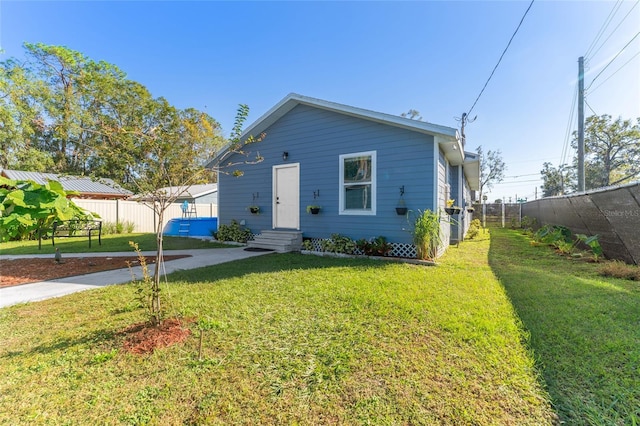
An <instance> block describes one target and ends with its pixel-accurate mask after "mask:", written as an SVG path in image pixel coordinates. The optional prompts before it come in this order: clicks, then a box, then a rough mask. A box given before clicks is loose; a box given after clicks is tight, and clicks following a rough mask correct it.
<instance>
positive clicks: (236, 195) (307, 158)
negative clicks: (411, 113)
mask: <svg viewBox="0 0 640 426" xmlns="http://www.w3.org/2000/svg"><path fill="white" fill-rule="evenodd" d="M262 133H264V134H265V136H264V139H263V140H262V141H261V142H259V143H257V144H255V145H250V146H248V147H247V150H249V151H254V152H259V153H260V155H261V156H262V157H263V158H264V160H263V161H262V162H260V163H258V164H246V165H245V164H242V163H243V158H242V157H241V156H239V154H233V155H232V156H231V158H229V159H228V160H225V162H226V161H228V162H230V163H235V164H239V165H238V166H234V167H235V168H238V169H240V170H241V171H242V172H243V176H241V177H234V176H232V174H228V173H220V174H219V181H218V182H219V195H218V197H219V203H218V204H219V210H218V212H219V215H218V217H219V221H220V223H221V224H229V223H230V222H231V221H232V220H234V219H235V220H237V221H239V222H241V223H244V224H245V225H246V227H248V228H249V229H250V230H251V231H252V232H253V233H254V234H258V233H260V232H262V231H264V230H283V231H284V230H289V231H291V230H293V231H299V232H301V233H302V235H303V236H304V237H309V238H312V239H316V238H317V239H321V238H328V237H329V236H330V235H331V234H333V233H339V234H342V235H345V236H348V237H350V238H352V239H354V240H357V239H360V238H366V239H369V238H373V237H377V236H384V237H385V238H386V239H387V240H388V241H389V242H392V243H396V244H411V241H412V235H411V224H410V223H409V222H411V220H410V221H408V220H407V216H406V215H400V214H397V212H396V207H398V205H399V204H400V200H401V199H402V200H403V201H404V204H405V205H406V207H407V208H408V209H409V218H413V217H415V216H414V215H415V214H416V213H417V212H418V210H426V209H430V210H432V211H438V212H442V215H441V224H442V236H443V239H444V240H445V241H446V243H448V242H449V240H450V239H451V241H457V240H460V239H461V238H462V236H463V234H464V231H465V230H466V228H467V227H468V221H469V219H470V213H468V212H467V208H466V207H467V206H468V207H469V208H470V207H471V202H472V199H471V196H472V193H471V192H472V191H476V190H478V186H479V158H478V156H477V155H476V154H473V153H468V152H464V149H463V146H462V142H461V140H460V137H459V135H458V132H457V130H456V129H453V128H450V127H444V126H439V125H435V124H432V123H427V122H422V121H416V120H411V119H408V118H403V117H400V116H394V115H389V114H383V113H379V112H373V111H368V110H365V109H360V108H355V107H351V106H347V105H341V104H337V103H333V102H328V101H324V100H319V99H314V98H309V97H306V96H301V95H297V94H290V95H288V96H287V97H285V98H284V99H283V100H282V101H280V102H279V103H278V104H277V105H275V106H274V107H273V108H272V109H271V110H270V111H268V112H267V113H266V114H265V115H263V116H262V117H261V118H259V119H258V120H257V121H256V122H255V123H253V124H252V125H251V126H249V127H248V128H247V129H246V131H245V132H244V133H243V137H244V138H246V137H248V136H249V135H254V136H258V135H260V134H262ZM236 156H237V157H236ZM212 164H213V162H212ZM450 199H451V200H454V201H455V205H458V206H461V207H462V214H460V215H459V216H454V217H455V218H457V220H458V221H459V223H460V225H461V226H460V227H458V226H453V227H452V226H451V223H452V222H450V219H451V218H450V216H448V215H447V214H445V213H444V208H445V207H446V203H447V200H450ZM310 205H319V206H321V210H320V213H319V214H317V215H312V214H308V213H307V211H306V207H307V206H310ZM250 206H257V207H259V209H260V210H259V213H258V214H252V213H251V212H250V210H249V207H250ZM242 221H243V222H242ZM452 232H453V235H452V234H451V233H452Z"/></svg>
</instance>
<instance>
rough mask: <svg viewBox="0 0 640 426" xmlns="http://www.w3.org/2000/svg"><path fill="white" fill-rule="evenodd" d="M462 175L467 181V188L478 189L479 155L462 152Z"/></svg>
mask: <svg viewBox="0 0 640 426" xmlns="http://www.w3.org/2000/svg"><path fill="white" fill-rule="evenodd" d="M463 164H464V167H463V169H464V176H465V178H466V179H467V182H469V189H471V190H472V191H479V190H480V155H478V154H476V153H474V152H467V151H465V153H464V163H463Z"/></svg>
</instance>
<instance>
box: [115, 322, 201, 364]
mask: <svg viewBox="0 0 640 426" xmlns="http://www.w3.org/2000/svg"><path fill="white" fill-rule="evenodd" d="M192 322H194V321H193V320H187V319H179V318H167V319H165V320H163V321H162V322H161V323H160V324H159V325H157V326H154V325H152V324H151V323H150V322H144V323H139V324H133V325H131V326H129V327H127V328H126V329H124V331H123V332H122V334H123V335H124V336H125V340H124V344H123V348H124V350H125V351H127V352H130V353H133V354H137V355H144V354H150V353H152V352H153V351H154V350H156V349H160V348H166V347H169V346H171V345H175V344H177V343H180V342H183V341H184V340H186V339H187V337H189V336H190V335H191V330H190V329H189V328H187V324H189V323H192Z"/></svg>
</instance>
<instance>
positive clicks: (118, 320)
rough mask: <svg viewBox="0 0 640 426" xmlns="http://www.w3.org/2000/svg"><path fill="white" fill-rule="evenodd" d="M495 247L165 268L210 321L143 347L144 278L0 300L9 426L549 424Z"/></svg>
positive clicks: (1, 393)
mask: <svg viewBox="0 0 640 426" xmlns="http://www.w3.org/2000/svg"><path fill="white" fill-rule="evenodd" d="M488 252H489V241H488V239H486V238H485V239H483V240H481V241H477V242H476V241H474V242H469V243H462V244H460V246H459V247H458V248H456V247H452V248H450V249H449V251H448V253H447V255H446V256H445V257H444V258H443V259H441V263H440V265H439V266H437V267H424V266H417V265H409V264H402V263H393V262H380V261H375V260H368V259H336V258H324V257H316V256H304V255H299V254H269V255H265V256H260V257H257V258H252V259H247V260H243V261H238V262H231V263H227V264H221V265H216V266H211V267H206V268H201V269H197V270H191V271H181V272H179V273H175V274H172V275H171V276H170V277H169V283H168V284H166V285H164V286H163V295H164V297H165V306H167V307H168V309H169V311H170V312H171V314H172V315H177V316H182V317H184V318H193V319H200V320H205V321H206V322H207V323H208V324H209V325H210V327H211V330H209V331H207V332H206V333H205V334H204V345H203V347H204V349H203V356H204V359H203V360H202V361H199V360H198V358H197V349H198V333H199V332H198V331H197V330H196V328H195V325H192V328H193V331H194V334H193V336H191V337H190V338H189V339H188V340H187V341H186V342H184V343H182V344H180V345H175V346H172V347H169V348H165V349H160V350H157V351H156V352H154V353H153V354H151V355H145V356H139V355H132V354H129V353H126V352H125V351H123V350H122V336H121V335H120V334H119V332H120V331H121V330H122V329H124V328H125V327H126V326H128V325H130V324H132V323H135V322H139V321H142V320H143V319H144V314H143V312H142V311H141V310H140V309H137V308H136V307H135V303H134V301H133V299H134V291H135V286H133V285H130V284H127V285H119V286H110V287H106V288H102V289H99V290H92V291H86V292H81V293H76V294H73V295H69V296H66V297H62V298H57V299H51V300H47V301H43V302H38V303H30V304H26V305H19V306H13V307H9V308H4V309H0V341H2V342H3V344H2V346H1V347H0V376H1V377H2V378H3V380H2V381H1V382H0V423H2V424H59V423H65V424H91V423H99V424H103V423H107V424H162V425H164V424H214V425H215V424H221V425H222V424H309V425H316V424H375V425H397V424H415V425H418V424H425V425H432V424H469V425H496V424H501V425H502V424H513V425H544V424H552V422H553V418H554V413H553V412H552V410H551V408H550V404H549V400H548V398H547V396H546V393H545V392H544V390H543V389H542V387H541V386H540V384H539V383H538V380H537V379H538V377H537V375H536V372H535V370H534V360H533V357H532V355H531V353H530V352H529V351H528V349H527V347H526V341H527V335H526V334H525V333H524V332H523V330H522V328H521V324H520V322H519V320H518V319H517V317H516V315H515V312H514V310H513V308H512V306H511V304H510V302H509V300H508V298H507V296H506V294H505V292H504V289H503V287H502V286H501V285H500V283H499V282H498V281H497V280H496V278H495V276H494V275H493V273H492V271H491V269H490V267H489V265H488Z"/></svg>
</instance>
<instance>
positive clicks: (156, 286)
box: [151, 204, 165, 325]
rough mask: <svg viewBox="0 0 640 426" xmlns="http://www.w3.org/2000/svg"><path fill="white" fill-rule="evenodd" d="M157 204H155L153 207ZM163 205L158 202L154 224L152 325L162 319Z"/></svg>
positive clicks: (157, 323)
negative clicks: (156, 217) (154, 252)
mask: <svg viewBox="0 0 640 426" xmlns="http://www.w3.org/2000/svg"><path fill="white" fill-rule="evenodd" d="M156 206H158V204H156V205H155V206H154V208H155V207H156ZM164 210H165V208H164V205H163V204H160V205H159V207H158V209H157V213H158V223H157V224H156V244H157V249H156V265H155V268H154V272H153V284H152V285H151V312H152V317H153V319H152V320H153V323H154V325H159V324H160V321H161V319H162V308H161V305H160V263H162V262H163V254H162V249H163V247H162V223H163V218H164Z"/></svg>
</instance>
